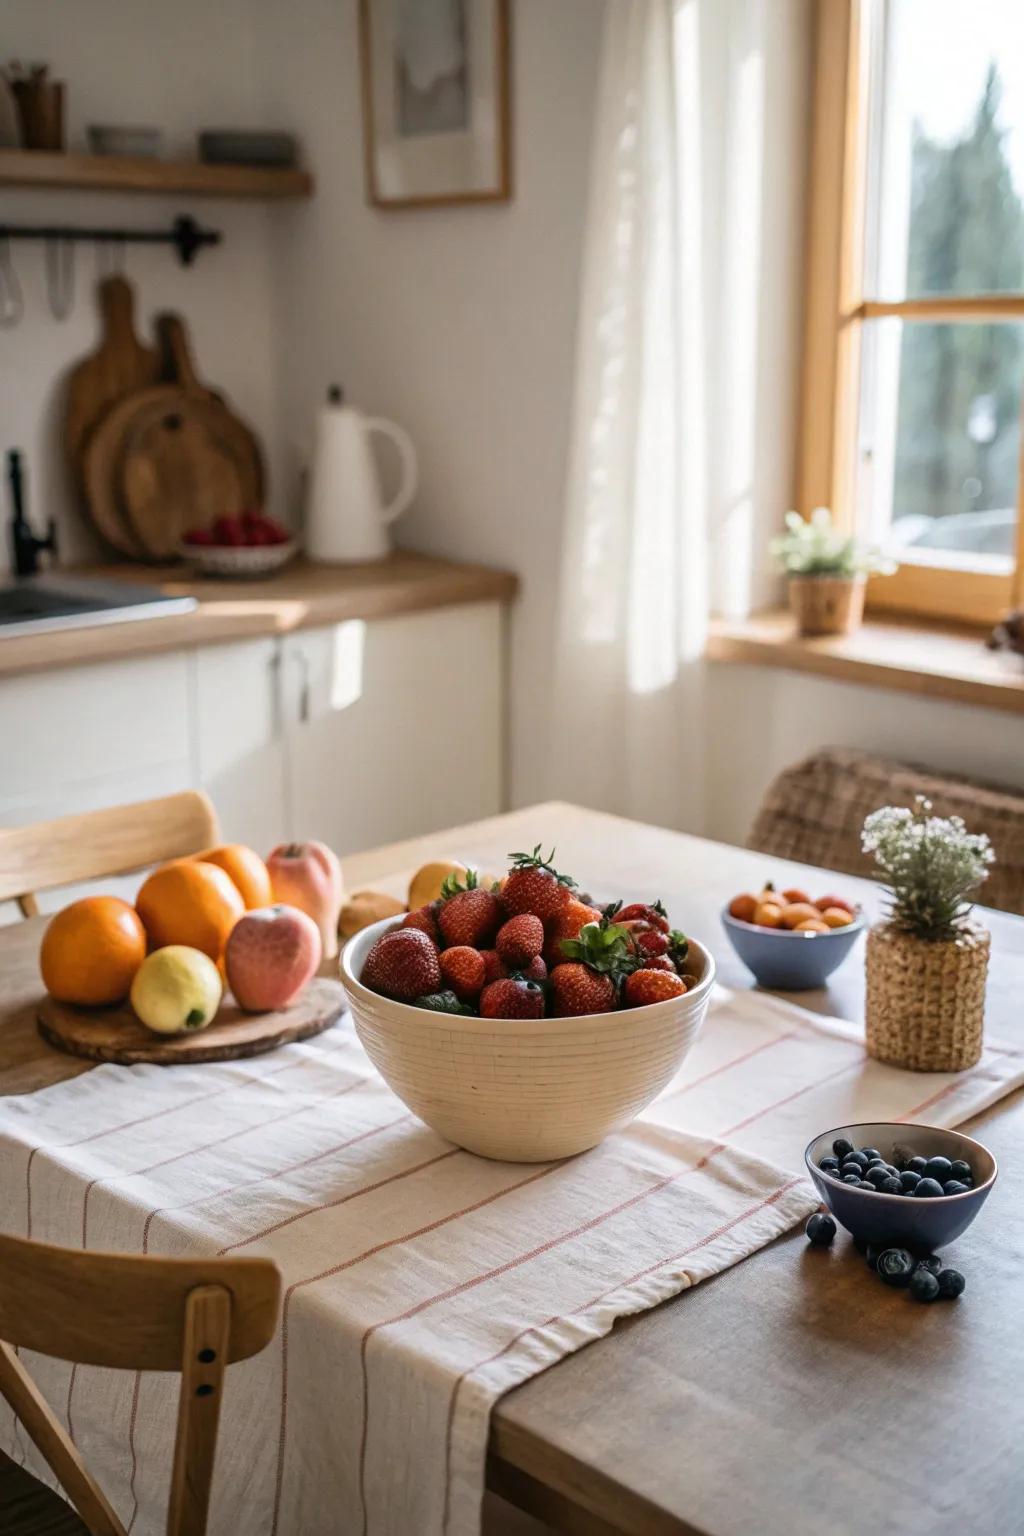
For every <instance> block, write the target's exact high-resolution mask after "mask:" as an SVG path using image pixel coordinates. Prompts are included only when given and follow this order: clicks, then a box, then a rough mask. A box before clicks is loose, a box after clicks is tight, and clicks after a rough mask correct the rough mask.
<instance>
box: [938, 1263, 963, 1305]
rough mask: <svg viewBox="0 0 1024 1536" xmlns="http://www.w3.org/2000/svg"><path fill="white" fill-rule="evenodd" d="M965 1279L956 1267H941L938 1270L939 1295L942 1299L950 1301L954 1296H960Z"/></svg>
mask: <svg viewBox="0 0 1024 1536" xmlns="http://www.w3.org/2000/svg"><path fill="white" fill-rule="evenodd" d="M966 1284H967V1281H966V1280H965V1279H964V1277H963V1275H962V1274H961V1273H960V1271H959V1270H958V1269H942V1270H940V1271H939V1295H940V1296H941V1297H942V1299H943V1301H952V1300H953V1299H954V1297H956V1296H962V1295H963V1290H964V1286H965V1285H966Z"/></svg>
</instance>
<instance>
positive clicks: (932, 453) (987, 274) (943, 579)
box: [798, 0, 1024, 623]
mask: <svg viewBox="0 0 1024 1536" xmlns="http://www.w3.org/2000/svg"><path fill="white" fill-rule="evenodd" d="M815 17H816V29H817V36H816V43H815V63H816V73H815V85H814V127H813V140H812V153H811V167H810V197H809V211H808V266H807V287H806V313H805V344H804V369H803V387H802V392H803V409H802V414H801V444H800V456H799V486H798V504H799V506H800V508H801V510H802V511H804V512H807V511H809V510H810V508H812V507H813V506H816V505H818V504H821V503H824V504H826V505H829V506H831V507H832V508H833V511H834V513H835V515H836V517H837V518H838V520H839V521H840V522H841V523H843V524H844V525H845V526H848V527H856V528H857V530H858V531H859V532H861V533H862V534H863V535H864V536H865V537H866V538H869V539H871V540H873V541H874V542H877V543H880V544H882V545H883V546H884V547H885V548H886V550H887V551H888V552H890V553H891V554H892V555H893V556H894V558H895V559H896V560H897V561H898V562H899V569H898V571H897V573H896V574H895V575H894V576H890V577H878V578H873V579H872V582H871V585H870V587H869V593H868V602H869V604H870V605H871V606H873V607H878V608H887V609H895V610H902V611H905V612H913V613H920V614H933V615H939V616H942V617H946V618H951V619H959V620H962V621H965V622H975V623H989V622H991V621H993V620H995V619H996V618H998V617H999V615H1000V613H1001V612H1003V611H1004V610H1005V609H1006V608H1007V607H1009V606H1010V605H1011V604H1012V603H1014V602H1015V601H1016V602H1021V601H1022V600H1024V516H1022V515H1021V511H1020V509H1021V502H1022V474H1021V462H1022V460H1021V453H1022V432H1021V420H1022V409H1024V4H1022V3H1021V0H816V5H815Z"/></svg>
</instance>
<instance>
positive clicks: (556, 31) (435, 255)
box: [262, 0, 602, 802]
mask: <svg viewBox="0 0 1024 1536" xmlns="http://www.w3.org/2000/svg"><path fill="white" fill-rule="evenodd" d="M262 5H263V12H264V15H265V18H266V28H267V32H266V38H267V39H275V38H276V44H275V45H274V46H272V47H271V49H270V52H269V57H271V58H272V59H273V71H272V75H271V78H270V79H269V80H268V91H269V95H270V100H271V104H272V106H273V105H277V106H278V108H279V111H278V113H277V115H279V116H281V117H285V116H287V117H288V119H289V120H294V122H295V125H296V126H297V127H298V128H299V130H300V131H301V133H302V135H303V138H304V140H305V142H306V146H307V150H308V155H309V159H310V162H311V164H312V167H313V169H314V171H315V173H316V177H317V195H316V198H315V200H314V201H313V203H312V204H311V205H310V206H309V208H308V209H304V210H302V211H301V213H300V214H298V215H295V216H288V215H286V217H285V218H284V219H283V220H281V221H280V222H279V223H278V224H277V225H276V227H275V231H274V237H273V238H274V241H275V277H274V294H275V299H276V302H277V306H278V307H277V314H278V322H279V357H280V363H281V376H280V395H281V400H282V404H283V416H284V425H285V431H286V434H287V436H288V439H289V443H290V444H291V443H293V442H294V444H295V445H296V448H299V447H301V445H302V443H303V442H304V441H306V440H308V431H309V425H310V422H311V419H312V415H313V412H314V411H315V409H316V408H317V405H318V403H319V401H320V399H321V398H322V395H323V391H324V389H325V387H326V385H327V384H328V382H329V381H330V380H332V379H338V380H339V381H340V382H342V383H343V384H344V385H345V386H346V388H347V390H348V392H349V395H350V397H351V398H352V399H353V400H355V401H356V402H358V403H359V404H361V405H362V406H363V407H365V408H366V409H368V410H371V411H374V412H379V413H381V414H384V415H388V416H392V417H393V418H394V419H395V420H397V421H398V422H400V423H401V424H402V425H403V426H404V427H406V428H407V429H408V431H409V432H411V434H412V436H413V437H414V438H415V440H416V443H417V445H418V448H419V453H420V463H421V476H422V483H421V488H420V492H419V495H418V497H417V500H416V503H415V506H414V509H413V510H412V512H411V513H410V514H409V515H408V516H407V517H406V518H405V519H404V520H403V522H402V523H401V524H400V525H399V529H398V538H399V540H400V541H402V542H406V543H408V544H410V545H412V546H414V547H416V548H420V549H427V550H430V551H432V552H436V553H440V554H446V555H450V556H452V557H454V558H463V559H470V560H482V561H487V562H490V563H492V564H495V565H500V566H504V567H508V568H511V569H513V570H515V571H518V572H519V574H520V575H521V576H522V579H523V595H522V599H521V601H520V603H519V604H518V606H517V608H516V610H515V613H514V616H513V623H512V675H511V686H512V720H513V729H512V731H511V742H510V745H511V784H512V794H513V797H514V799H516V800H517V801H519V802H523V801H527V800H530V799H533V798H537V797H538V796H539V795H540V793H541V768H542V763H541V761H540V759H541V757H542V748H541V742H540V739H539V735H538V730H539V724H540V721H541V719H542V718H543V711H542V708H541V701H542V695H543V690H544V689H545V686H546V682H547V677H548V674H549V672H550V668H551V643H552V640H551V637H552V634H553V622H554V604H555V593H556V591H557V569H558V561H559V558H560V553H561V548H560V545H561V539H560V532H561V529H560V523H561V514H562V497H563V481H564V473H565V454H566V439H567V431H568V424H569V412H570V407H571V391H572V373H573V347H574V328H575V319H576V308H577V299H578V270H579V259H580V250H581V245H582V239H583V228H584V213H585V202H586V190H587V162H588V154H589V147H590V125H591V118H592V111H593V94H594V89H595V85H596V70H597V51H598V43H599V39H600V29H601V14H602V3H601V0H558V3H557V4H552V3H551V0H516V3H515V5H514V7H513V12H514V14H513V38H514V55H513V71H512V73H513V116H514V120H515V151H514V179H515V194H514V198H513V201H512V202H510V203H508V204H507V205H497V206H486V205H484V206H478V207H466V208H442V209H431V210H416V211H402V212H385V211H382V210H380V209H374V208H370V207H368V206H367V204H366V201H365V197H364V190H363V167H362V123H361V117H360V105H359V74H358V50H357V27H356V4H355V0H302V4H301V5H284V4H282V3H281V0H262Z"/></svg>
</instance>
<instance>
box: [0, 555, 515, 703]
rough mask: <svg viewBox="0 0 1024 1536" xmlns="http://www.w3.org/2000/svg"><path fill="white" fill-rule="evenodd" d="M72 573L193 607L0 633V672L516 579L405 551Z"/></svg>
mask: <svg viewBox="0 0 1024 1536" xmlns="http://www.w3.org/2000/svg"><path fill="white" fill-rule="evenodd" d="M69 574H71V573H70V572H69ZM74 574H75V575H76V576H100V577H103V578H105V579H109V578H111V577H115V578H116V577H120V578H121V579H122V580H125V581H134V582H149V583H151V584H152V585H154V586H157V587H159V588H160V589H161V590H162V591H163V592H165V593H168V594H170V595H174V596H181V595H188V596H192V597H194V598H195V599H196V601H197V602H198V605H199V606H198V607H197V608H195V609H194V610H193V611H192V612H190V613H182V614H170V615H168V616H167V617H166V618H156V619H134V620H129V621H126V622H125V623H120V624H96V625H95V626H93V627H89V628H81V629H68V630H54V631H52V632H49V633H43V634H24V635H7V636H0V676H10V675H13V674H18V673H22V672H31V671H37V670H39V669H41V668H48V667H68V666H75V665H78V664H81V663H84V662H95V661H104V660H116V659H118V658H121V657H129V656H143V655H147V654H152V653H153V652H157V651H170V650H180V649H185V648H188V647H191V646H198V645H218V644H220V643H222V642H226V641H229V640H244V639H249V638H253V637H258V636H261V635H281V634H288V633H290V632H291V631H293V630H300V629H312V628H315V627H317V626H323V625H328V624H337V623H340V622H342V621H343V620H345V619H381V618H391V617H393V616H395V615H397V614H406V613H422V612H424V611H426V610H429V609H432V608H450V607H454V606H456V605H459V604H463V603H479V602H493V601H499V602H509V601H511V599H512V598H513V597H514V596H515V594H516V592H517V590H518V578H517V577H516V576H514V575H513V574H512V573H511V572H509V571H498V570H493V569H491V568H490V567H488V566H482V565H463V564H459V563H456V562H455V561H451V560H439V559H436V558H435V557H433V556H431V555H419V554H413V553H411V552H408V551H397V552H396V553H395V554H393V555H390V556H389V557H388V558H387V559H386V560H375V561H372V562H370V563H368V564H365V565H314V564H312V563H311V562H308V561H305V560H296V561H294V562H293V563H292V564H291V565H289V566H287V567H286V568H285V569H284V570H283V571H280V572H278V573H276V574H275V575H273V576H270V577H267V578H266V579H265V580H263V581H215V580H209V579H206V578H203V577H196V576H192V575H191V574H190V573H188V572H183V571H180V570H177V569H174V570H172V569H169V568H168V567H166V566H153V567H149V566H142V565H113V566H103V567H96V568H89V569H81V570H75V572H74Z"/></svg>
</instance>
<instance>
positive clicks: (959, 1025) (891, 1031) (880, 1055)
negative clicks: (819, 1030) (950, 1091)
mask: <svg viewBox="0 0 1024 1536" xmlns="http://www.w3.org/2000/svg"><path fill="white" fill-rule="evenodd" d="M990 948H991V937H990V935H989V932H988V930H987V929H986V928H983V927H982V926H981V924H980V923H974V922H972V923H968V924H966V925H965V926H964V928H963V930H962V931H961V932H960V933H959V934H958V935H957V937H956V938H955V939H940V940H938V941H937V942H932V941H930V940H928V939H919V938H916V937H915V936H914V935H913V934H911V933H903V932H901V931H900V930H899V929H898V928H893V927H891V926H890V925H889V924H888V923H880V924H879V925H878V926H877V927H875V928H872V930H871V932H870V933H869V934H868V943H867V995H866V998H865V1004H864V1009H865V1011H864V1027H865V1035H866V1038H867V1048H868V1054H869V1055H870V1056H874V1057H876V1058H877V1060H878V1061H885V1062H888V1063H889V1064H890V1065H891V1066H894V1067H909V1068H910V1069H911V1071H914V1072H963V1071H965V1070H966V1069H967V1068H968V1067H973V1066H974V1064H975V1062H976V1061H977V1060H978V1059H979V1057H980V1056H981V1048H982V1033H983V1026H984V1021H985V981H986V978H987V975H988V957H989V950H990Z"/></svg>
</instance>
